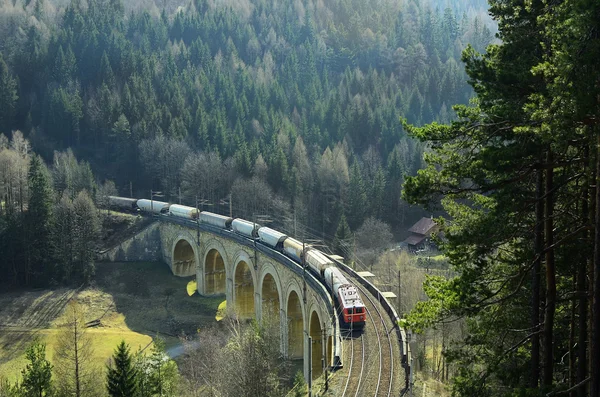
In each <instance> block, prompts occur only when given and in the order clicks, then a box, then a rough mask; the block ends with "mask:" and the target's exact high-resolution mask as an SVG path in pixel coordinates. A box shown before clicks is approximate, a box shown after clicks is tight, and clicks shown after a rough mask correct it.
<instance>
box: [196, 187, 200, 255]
mask: <svg viewBox="0 0 600 397" xmlns="http://www.w3.org/2000/svg"><path fill="white" fill-rule="evenodd" d="M196 231H197V233H196V239H197V242H198V247H200V211H199V210H198V195H196Z"/></svg>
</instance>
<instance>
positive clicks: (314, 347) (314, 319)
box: [308, 310, 323, 380]
mask: <svg viewBox="0 0 600 397" xmlns="http://www.w3.org/2000/svg"><path fill="white" fill-rule="evenodd" d="M308 334H309V336H310V337H311V338H312V344H311V345H310V346H309V349H311V354H312V359H311V362H310V363H309V365H310V366H311V373H312V379H313V380H314V379H317V378H318V377H319V376H321V374H322V373H323V365H322V363H321V359H322V358H323V332H322V327H321V318H320V316H319V312H318V310H312V311H311V314H310V323H309V329H308Z"/></svg>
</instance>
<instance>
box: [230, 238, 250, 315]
mask: <svg viewBox="0 0 600 397" xmlns="http://www.w3.org/2000/svg"><path fill="white" fill-rule="evenodd" d="M232 263H233V269H232V270H231V272H230V273H231V274H232V275H233V302H234V307H235V311H236V313H237V315H238V316H239V317H240V318H244V319H247V318H254V317H255V315H256V308H255V306H254V294H255V286H256V273H255V271H254V261H253V260H252V259H251V258H250V256H249V255H248V254H247V253H246V252H245V251H243V250H242V251H239V252H238V253H237V255H236V258H235V260H234V261H233V262H232Z"/></svg>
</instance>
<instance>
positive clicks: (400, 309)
mask: <svg viewBox="0 0 600 397" xmlns="http://www.w3.org/2000/svg"><path fill="white" fill-rule="evenodd" d="M400 281H401V280H400V269H398V314H399V315H400V318H402V295H400V292H401V291H402V289H401V288H400Z"/></svg>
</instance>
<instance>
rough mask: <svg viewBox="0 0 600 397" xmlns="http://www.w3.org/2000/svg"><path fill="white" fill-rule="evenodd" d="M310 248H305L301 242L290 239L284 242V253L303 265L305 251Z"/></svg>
mask: <svg viewBox="0 0 600 397" xmlns="http://www.w3.org/2000/svg"><path fill="white" fill-rule="evenodd" d="M307 248H308V246H304V245H303V244H302V243H301V242H300V241H298V240H296V239H294V238H291V237H288V238H286V239H285V240H283V253H284V254H285V255H287V256H289V257H290V258H292V259H293V260H295V261H296V262H298V263H302V256H303V251H304V250H305V249H307Z"/></svg>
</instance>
